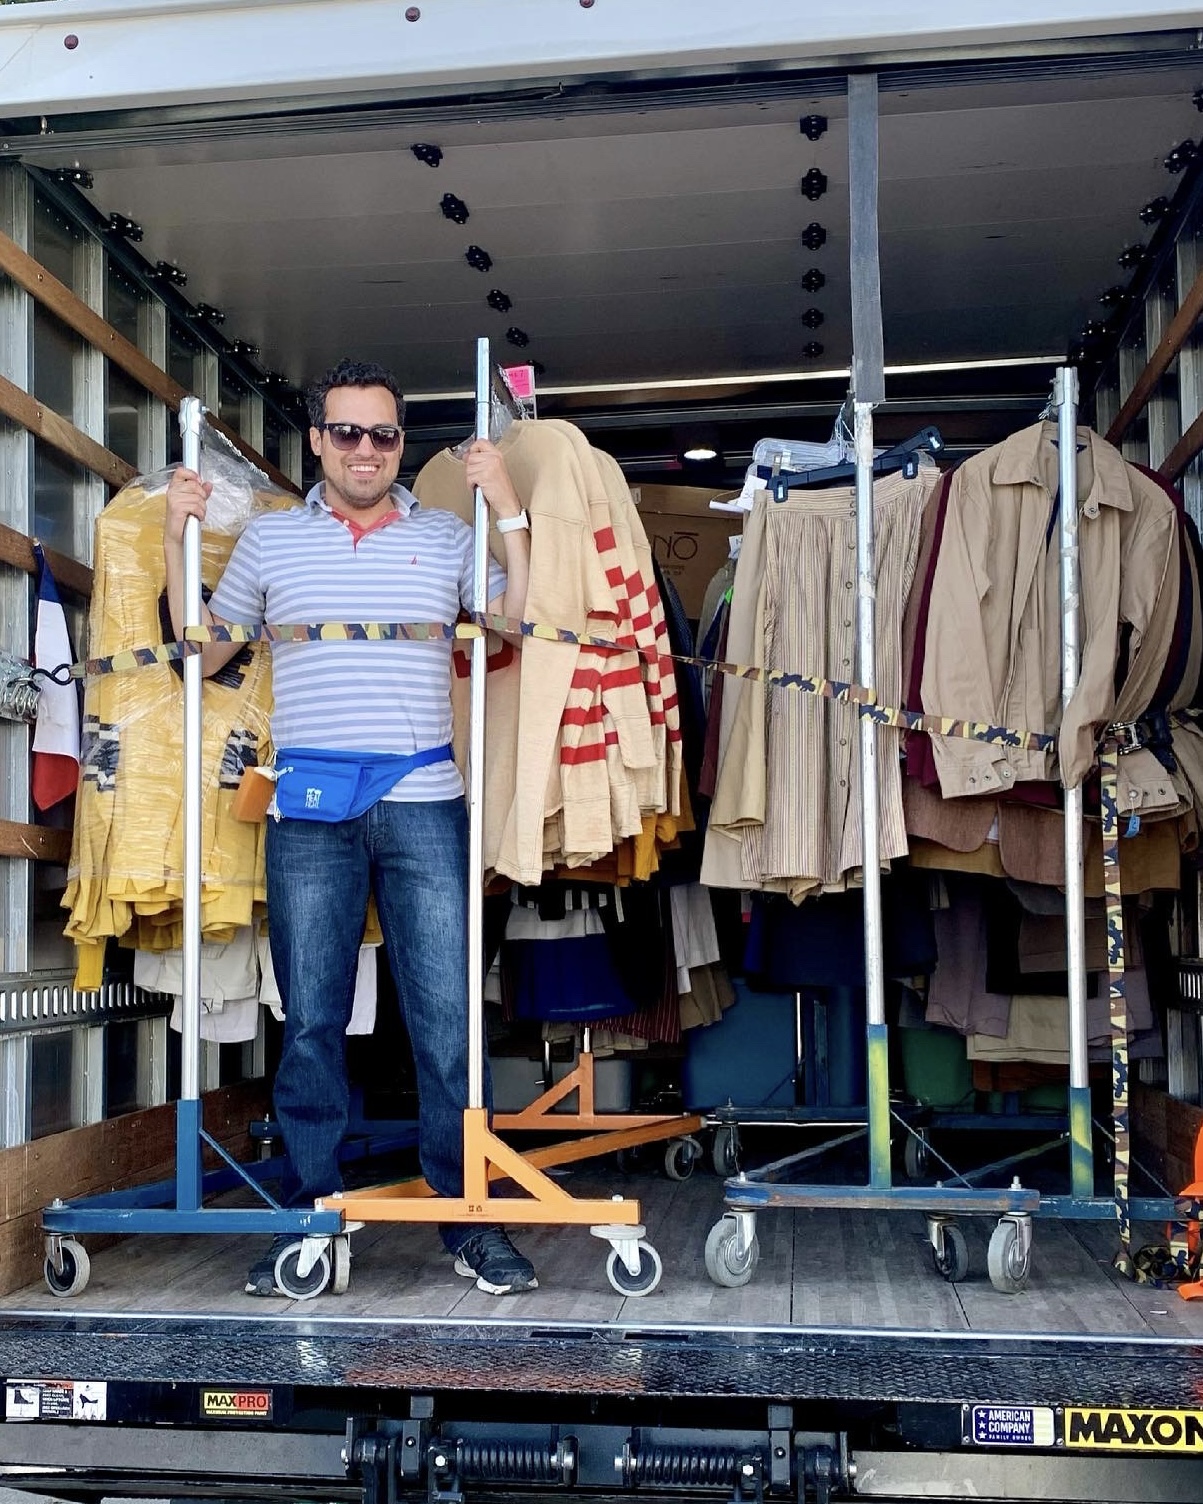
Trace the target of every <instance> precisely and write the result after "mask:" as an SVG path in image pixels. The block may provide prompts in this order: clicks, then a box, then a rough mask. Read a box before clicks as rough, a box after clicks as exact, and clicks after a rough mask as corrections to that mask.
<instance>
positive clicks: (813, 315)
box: [802, 308, 823, 329]
mask: <svg viewBox="0 0 1203 1504" xmlns="http://www.w3.org/2000/svg"><path fill="white" fill-rule="evenodd" d="M802 322H803V323H804V324H805V325H806V327H807V328H808V329H817V328H818V327H819V325H820V324H821V323H822V322H823V310H822V309H821V308H808V309H807V310H806V312H805V313H804V314H803V315H802Z"/></svg>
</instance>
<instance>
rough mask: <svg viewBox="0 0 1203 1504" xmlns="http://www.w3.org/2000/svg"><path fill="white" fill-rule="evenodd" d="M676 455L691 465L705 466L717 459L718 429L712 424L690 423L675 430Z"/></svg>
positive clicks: (718, 451) (718, 452)
mask: <svg viewBox="0 0 1203 1504" xmlns="http://www.w3.org/2000/svg"><path fill="white" fill-rule="evenodd" d="M676 440H677V453H678V454H679V455H680V456H681V458H682V459H683V460H687V461H688V462H689V463H690V464H691V465H707V464H709V463H710V462H711V461H712V460H716V459H718V457H719V454H720V452H721V451H720V450H719V445H718V429H717V428H716V427H715V426H714V424H712V423H690V424H687V425H686V426H685V427H683V428H679V429H677V430H676Z"/></svg>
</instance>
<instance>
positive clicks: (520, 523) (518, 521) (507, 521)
mask: <svg viewBox="0 0 1203 1504" xmlns="http://www.w3.org/2000/svg"><path fill="white" fill-rule="evenodd" d="M523 528H527V529H529V528H530V517H529V515H528V514H527V512H526V510H525V508H524V509H523V510H522V511H521V512H519V513H518V515H517V517H499V518H498V519H497V531H498V532H499V533H518V532H521V531H522V529H523Z"/></svg>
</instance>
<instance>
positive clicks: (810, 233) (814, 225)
mask: <svg viewBox="0 0 1203 1504" xmlns="http://www.w3.org/2000/svg"><path fill="white" fill-rule="evenodd" d="M802 244H803V245H804V246H805V247H806V249H807V250H808V251H817V250H818V249H819V247H820V246H824V245H826V244H827V231H826V230H825V229H824V228H823V226H822V225H821V224H820V223H819V222H818V220H817V219H812V220H811V222H810V224H808V225H807V226H806V228H805V229H804V230H803V231H802Z"/></svg>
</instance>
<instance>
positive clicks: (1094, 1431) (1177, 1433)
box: [1065, 1406, 1203, 1452]
mask: <svg viewBox="0 0 1203 1504" xmlns="http://www.w3.org/2000/svg"><path fill="white" fill-rule="evenodd" d="M1065 1445H1066V1446H1067V1447H1078V1448H1081V1449H1083V1450H1090V1451H1110V1452H1203V1410H1088V1409H1084V1408H1078V1409H1074V1408H1070V1407H1069V1406H1067V1407H1066V1410H1065Z"/></svg>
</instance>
